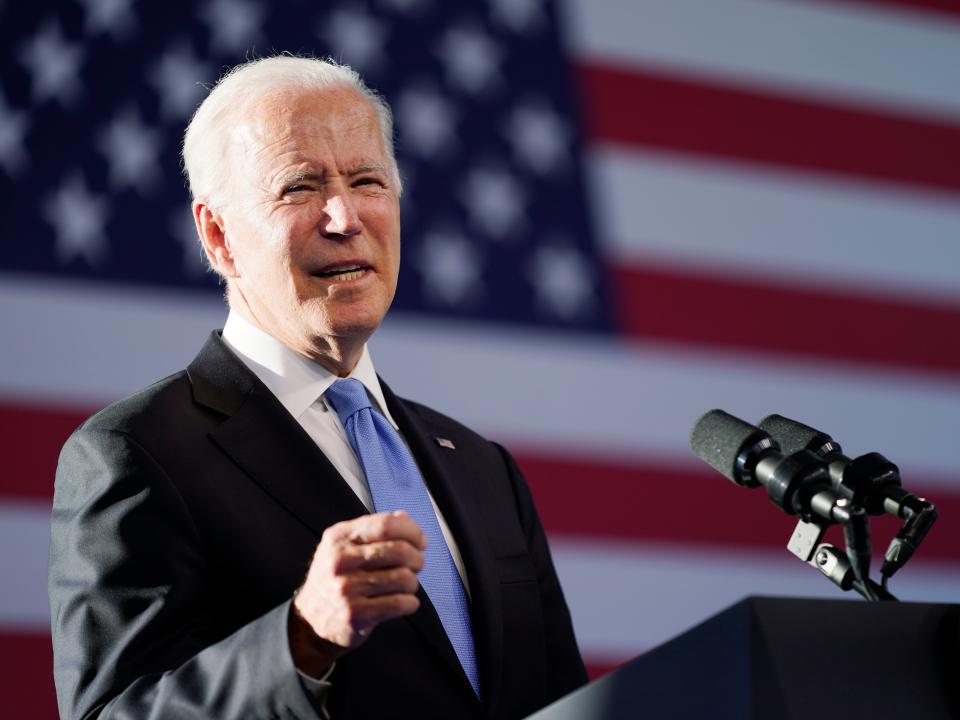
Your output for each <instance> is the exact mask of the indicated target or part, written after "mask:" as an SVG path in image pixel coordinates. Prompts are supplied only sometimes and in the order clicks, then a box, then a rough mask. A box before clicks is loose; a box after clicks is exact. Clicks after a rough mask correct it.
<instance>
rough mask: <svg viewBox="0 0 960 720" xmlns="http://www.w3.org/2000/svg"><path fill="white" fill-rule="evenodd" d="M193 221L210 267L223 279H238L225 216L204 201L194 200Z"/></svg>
mask: <svg viewBox="0 0 960 720" xmlns="http://www.w3.org/2000/svg"><path fill="white" fill-rule="evenodd" d="M193 221H194V223H196V226H197V234H198V235H199V236H200V242H201V244H202V245H203V252H204V254H206V256H207V260H208V261H209V262H210V266H211V267H212V268H213V269H214V270H216V271H217V273H219V274H220V275H221V276H222V277H225V278H232V277H237V276H238V274H239V273H238V271H237V265H236V261H235V259H234V257H233V253H232V252H231V249H230V242H229V241H228V240H227V231H226V228H225V226H224V222H223V216H222V215H220V213H219V212H217V211H216V210H214V209H213V208H212V207H210V206H209V205H208V204H206V203H205V202H204V201H202V200H194V201H193Z"/></svg>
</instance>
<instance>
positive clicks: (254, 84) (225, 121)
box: [183, 55, 401, 205]
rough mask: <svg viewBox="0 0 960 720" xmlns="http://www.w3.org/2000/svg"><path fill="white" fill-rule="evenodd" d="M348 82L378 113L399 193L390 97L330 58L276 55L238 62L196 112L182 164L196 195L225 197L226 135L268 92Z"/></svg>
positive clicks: (212, 201)
mask: <svg viewBox="0 0 960 720" xmlns="http://www.w3.org/2000/svg"><path fill="white" fill-rule="evenodd" d="M338 85H339V86H343V85H346V86H348V87H352V88H354V89H355V90H357V92H359V93H360V94H361V95H362V96H363V97H364V99H366V100H367V102H369V103H370V106H371V107H372V108H373V110H374V113H375V115H376V116H377V122H378V124H379V126H380V134H381V136H382V140H383V147H384V149H385V150H386V151H387V154H388V156H389V157H390V164H391V166H392V167H391V171H392V173H393V176H394V177H393V180H394V183H395V184H396V187H397V192H398V194H399V192H400V189H401V184H400V173H399V171H398V170H397V161H396V158H395V156H394V148H393V113H392V112H391V111H390V106H389V105H387V101H386V100H385V99H384V98H383V97H382V96H381V95H380V94H378V93H377V92H376V91H374V90H371V89H370V88H368V87H367V85H366V83H364V82H363V79H362V78H361V77H360V74H359V73H358V72H357V71H356V70H354V69H353V68H351V67H349V66H347V65H341V64H340V63H338V62H336V61H334V60H330V59H324V60H321V59H318V58H312V57H295V56H292V55H276V56H273V57H267V58H260V59H258V60H251V61H249V62H245V63H242V64H240V65H237V66H235V67H233V68H231V69H230V70H228V71H227V72H226V73H225V74H224V75H223V76H222V77H221V78H220V80H218V81H217V83H216V85H214V86H213V88H212V89H211V90H210V94H208V95H207V97H206V98H205V99H204V101H203V102H202V103H200V106H199V107H198V108H197V110H196V112H194V114H193V117H192V118H191V119H190V123H189V124H188V125H187V130H186V132H185V133H184V136H183V170H184V173H185V174H186V176H187V181H188V183H189V184H190V193H191V195H192V196H193V198H194V199H203V200H205V201H206V202H208V203H210V204H212V205H218V204H220V203H221V202H222V201H223V198H222V196H221V195H220V194H219V192H218V191H219V190H220V189H221V188H223V187H225V186H226V183H225V181H226V178H225V177H224V173H225V172H226V168H225V164H226V163H225V162H224V158H227V157H229V155H228V147H227V140H228V138H229V135H230V131H231V130H232V129H233V127H235V123H236V121H237V120H236V119H237V118H243V117H244V115H245V110H246V108H249V107H250V106H251V105H253V104H254V103H256V102H257V101H258V100H260V99H261V98H263V97H265V96H266V95H269V94H272V93H275V92H277V91H282V90H326V89H329V88H331V87H335V86H338Z"/></svg>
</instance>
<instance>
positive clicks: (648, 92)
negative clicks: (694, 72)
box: [578, 62, 960, 193]
mask: <svg viewBox="0 0 960 720" xmlns="http://www.w3.org/2000/svg"><path fill="white" fill-rule="evenodd" d="M578 74H579V84H580V91H581V95H582V102H583V110H582V115H583V117H584V119H585V125H586V128H587V132H588V134H589V135H590V136H592V137H593V138H594V139H598V140H604V141H609V142H615V143H626V144H631V145H642V146H654V147H657V148H666V149H670V150H673V151H677V152H683V153H693V154H697V155H711V156H720V157H725V158H737V159H740V160H747V161H751V162H757V163H763V164H768V165H776V166H790V167H792V168H795V169H806V170H815V171H823V172H830V173H839V174H843V175H852V176H857V177H867V178H873V179H878V180H886V181H895V182H901V183H908V184H911V185H921V186H924V187H927V188H935V189H939V190H947V191H950V192H954V193H955V192H958V191H960V163H958V162H957V161H956V158H958V157H960V125H955V124H948V123H945V122H943V123H939V122H935V121H932V120H921V119H918V118H914V117H909V116H906V115H902V116H901V115H895V114H892V113H884V112H880V111H879V110H878V111H875V112H868V111H864V110H861V109H856V108H854V107H843V106H841V105H840V104H827V103H825V102H814V101H811V100H805V99H801V98H798V97H787V96H777V95H774V94H773V93H772V92H771V93H761V92H752V91H749V90H744V89H743V88H741V87H734V86H723V85H720V84H714V83H708V82H706V81H703V80H693V79H689V78H682V77H679V76H675V75H666V74H657V73H654V72H650V71H646V70H641V69H639V68H631V69H630V70H625V69H616V68H613V67H610V66H608V65H593V64H590V63H588V62H585V63H583V64H581V65H580V66H579V67H578Z"/></svg>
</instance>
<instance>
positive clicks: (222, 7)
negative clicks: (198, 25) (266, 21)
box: [200, 0, 265, 54]
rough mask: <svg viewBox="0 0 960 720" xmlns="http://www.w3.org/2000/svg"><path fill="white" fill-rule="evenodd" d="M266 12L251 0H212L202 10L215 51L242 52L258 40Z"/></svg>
mask: <svg viewBox="0 0 960 720" xmlns="http://www.w3.org/2000/svg"><path fill="white" fill-rule="evenodd" d="M264 15H265V10H264V9H263V7H262V6H260V5H258V4H257V3H254V2H249V0H210V2H208V3H207V4H206V6H205V7H204V8H203V9H202V10H201V11H200V16H201V17H202V18H203V19H204V20H205V21H206V23H207V25H208V26H209V28H210V45H211V47H212V49H213V51H214V52H222V53H230V54H237V53H242V52H243V51H244V50H247V49H249V48H250V47H251V46H252V45H253V44H254V43H255V42H256V40H257V39H259V37H260V27H261V25H262V24H263V16H264Z"/></svg>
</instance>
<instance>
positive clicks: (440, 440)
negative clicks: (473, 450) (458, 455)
mask: <svg viewBox="0 0 960 720" xmlns="http://www.w3.org/2000/svg"><path fill="white" fill-rule="evenodd" d="M433 439H434V440H435V441H436V442H437V445H439V446H440V447H442V448H446V449H447V450H456V449H457V446H456V445H454V444H453V441H452V440H447V438H445V437H440V436H439V435H434V437H433Z"/></svg>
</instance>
